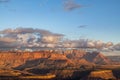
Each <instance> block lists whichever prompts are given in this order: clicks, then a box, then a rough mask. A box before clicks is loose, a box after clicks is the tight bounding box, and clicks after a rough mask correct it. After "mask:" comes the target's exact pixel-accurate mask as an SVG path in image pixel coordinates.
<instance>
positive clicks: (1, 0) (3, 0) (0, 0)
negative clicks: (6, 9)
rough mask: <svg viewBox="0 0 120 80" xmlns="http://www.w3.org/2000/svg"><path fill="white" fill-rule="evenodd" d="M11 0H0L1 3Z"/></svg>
mask: <svg viewBox="0 0 120 80" xmlns="http://www.w3.org/2000/svg"><path fill="white" fill-rule="evenodd" d="M8 2H10V0H0V3H8Z"/></svg>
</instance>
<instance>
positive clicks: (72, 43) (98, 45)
mask: <svg viewBox="0 0 120 80" xmlns="http://www.w3.org/2000/svg"><path fill="white" fill-rule="evenodd" d="M63 46H64V47H67V48H95V49H100V50H102V49H105V48H109V47H111V46H113V43H112V42H107V43H104V42H103V41H101V40H97V41H96V40H89V39H79V40H66V41H64V43H63Z"/></svg>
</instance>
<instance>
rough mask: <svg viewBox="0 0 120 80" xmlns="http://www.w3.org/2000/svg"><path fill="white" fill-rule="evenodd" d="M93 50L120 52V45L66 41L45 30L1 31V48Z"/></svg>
mask: <svg viewBox="0 0 120 80" xmlns="http://www.w3.org/2000/svg"><path fill="white" fill-rule="evenodd" d="M7 47H10V48H22V47H33V48H34V47H43V48H47V47H50V48H61V47H62V48H91V49H93V48H94V49H97V50H101V51H112V50H120V43H118V44H115V45H114V44H113V43H112V42H103V41H101V40H90V39H79V40H69V39H66V40H65V39H64V35H63V34H59V33H53V32H51V31H48V30H43V29H33V28H16V29H10V28H9V29H5V30H2V31H0V48H7Z"/></svg>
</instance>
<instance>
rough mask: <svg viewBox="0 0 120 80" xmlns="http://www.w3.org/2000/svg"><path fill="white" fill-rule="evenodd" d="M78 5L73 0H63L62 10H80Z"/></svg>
mask: <svg viewBox="0 0 120 80" xmlns="http://www.w3.org/2000/svg"><path fill="white" fill-rule="evenodd" d="M81 7H82V6H81V5H80V4H77V3H75V1H74V0H64V9H65V10H66V11H71V10H74V9H77V8H81Z"/></svg>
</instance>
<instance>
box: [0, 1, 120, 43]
mask: <svg viewBox="0 0 120 80" xmlns="http://www.w3.org/2000/svg"><path fill="white" fill-rule="evenodd" d="M119 4H120V0H0V30H1V31H3V30H5V29H10V28H11V29H16V28H33V29H42V30H48V31H50V32H52V33H58V34H63V35H65V36H64V37H65V38H67V39H70V40H78V39H83V38H84V39H90V40H101V41H104V42H113V43H114V44H118V43H120V37H119V34H120V22H119V21H120V16H119V14H120V5H119ZM55 35H56V34H55Z"/></svg>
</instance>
